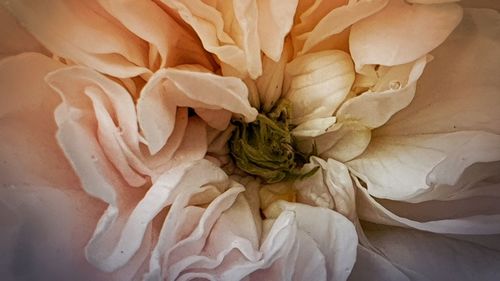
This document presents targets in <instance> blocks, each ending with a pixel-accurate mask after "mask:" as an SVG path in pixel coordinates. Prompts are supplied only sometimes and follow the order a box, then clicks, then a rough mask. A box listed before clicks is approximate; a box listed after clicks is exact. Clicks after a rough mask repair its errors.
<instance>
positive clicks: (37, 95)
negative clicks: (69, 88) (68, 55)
mask: <svg viewBox="0 0 500 281" xmlns="http://www.w3.org/2000/svg"><path fill="white" fill-rule="evenodd" d="M62 66H63V65H62V64H60V63H58V62H56V61H54V60H52V59H49V58H47V57H45V56H43V55H41V54H35V53H25V54H21V55H18V56H15V57H9V58H5V59H3V60H2V61H1V62H0V84H1V85H2V91H1V93H0V95H1V99H2V103H1V105H0V135H1V140H2V141H1V142H0V158H1V161H0V174H1V176H0V178H1V180H0V182H1V184H4V185H9V184H34V185H48V186H54V187H61V188H78V187H79V183H78V178H77V177H76V175H75V174H74V173H73V171H72V169H71V166H70V165H69V163H68V161H67V160H66V158H65V157H64V154H63V153H62V151H61V149H60V148H59V146H58V144H57V141H56V139H55V137H54V136H55V133H56V130H57V126H56V123H55V121H54V117H53V114H54V109H55V108H56V106H57V104H59V103H60V102H61V100H60V98H59V97H58V95H57V93H56V92H54V91H52V90H51V89H50V88H49V87H48V86H47V85H46V83H45V81H44V80H43V79H44V76H45V75H46V74H47V73H49V72H50V71H53V70H56V69H58V68H60V67H62Z"/></svg>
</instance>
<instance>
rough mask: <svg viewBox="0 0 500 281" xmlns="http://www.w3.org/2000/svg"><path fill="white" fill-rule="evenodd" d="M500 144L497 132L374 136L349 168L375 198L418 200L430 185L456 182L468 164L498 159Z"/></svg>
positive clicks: (349, 164) (351, 162)
mask: <svg viewBox="0 0 500 281" xmlns="http://www.w3.org/2000/svg"><path fill="white" fill-rule="evenodd" d="M499 144H500V136H499V135H495V134H491V133H486V132H478V131H463V132H457V133H447V134H431V135H410V136H385V137H376V138H373V140H372V142H371V143H370V146H369V147H368V149H367V150H366V151H365V153H364V154H362V155H361V156H359V157H358V158H357V159H354V160H352V161H350V162H348V166H349V168H350V170H351V172H353V173H354V174H355V175H356V176H358V177H359V178H361V179H362V180H363V181H364V182H366V184H367V187H368V190H369V192H370V194H372V195H373V196H376V197H379V198H387V199H392V200H403V201H408V202H419V201H421V200H422V198H420V197H421V196H423V195H425V194H424V193H425V192H428V191H429V190H432V188H434V187H436V186H438V185H440V184H449V185H453V184H455V183H456V182H457V181H458V180H459V177H460V175H461V174H462V173H463V172H464V170H465V169H466V168H467V167H469V166H470V165H472V164H474V163H478V162H494V161H498V160H499V159H500V158H499V157H500V146H499Z"/></svg>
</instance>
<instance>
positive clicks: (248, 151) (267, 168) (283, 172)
mask: <svg viewBox="0 0 500 281" xmlns="http://www.w3.org/2000/svg"><path fill="white" fill-rule="evenodd" d="M289 110H290V105H289V103H288V102H287V101H286V100H282V101H281V102H280V103H279V104H278V105H277V106H276V107H275V108H274V109H273V110H272V111H271V112H270V113H268V114H262V113H259V115H258V116H257V119H256V120H255V121H254V122H252V123H244V122H242V121H237V120H235V121H233V124H234V125H235V127H236V128H235V130H234V132H233V135H232V137H231V139H230V140H229V147H230V150H231V155H232V157H233V159H234V161H235V163H236V165H237V166H238V168H240V169H241V170H243V171H244V172H246V173H248V174H251V175H254V176H259V177H261V178H262V179H263V180H264V181H265V182H266V183H276V182H280V181H287V180H296V179H302V178H305V177H308V176H310V175H313V174H314V173H315V172H316V170H317V168H318V167H316V169H313V170H311V171H309V172H306V173H302V172H301V171H300V170H301V169H300V168H301V167H302V166H303V165H304V164H305V163H307V159H308V158H309V155H304V154H302V153H300V152H298V151H297V150H296V149H295V145H294V143H295V141H294V139H293V137H292V135H291V134H290V125H289V123H288V120H289V119H288V114H289Z"/></svg>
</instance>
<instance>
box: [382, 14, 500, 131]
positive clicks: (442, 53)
mask: <svg viewBox="0 0 500 281" xmlns="http://www.w3.org/2000/svg"><path fill="white" fill-rule="evenodd" d="M499 24H500V15H499V13H498V12H496V11H493V10H484V9H466V10H465V14H464V19H463V21H462V22H461V24H460V25H459V26H458V27H457V29H456V30H455V31H454V32H453V33H452V34H451V35H450V37H449V40H447V41H445V43H444V44H443V45H441V46H440V47H439V48H437V49H436V50H434V51H433V52H432V55H433V56H434V60H432V61H431V62H429V63H428V64H427V66H426V69H425V71H424V73H423V74H422V77H421V78H420V80H419V81H418V86H417V93H416V95H415V98H414V100H413V101H412V103H411V105H410V106H409V107H407V108H405V109H403V110H402V111H401V112H399V113H398V114H396V115H395V116H394V117H393V118H392V119H391V120H390V121H389V122H388V123H387V124H386V125H385V126H384V127H383V128H381V129H380V132H377V134H381V135H382V134H383V135H387V134H391V135H395V134H399V135H408V134H417V133H418V134H422V133H442V132H454V131H460V130H484V131H488V132H492V133H496V134H499V133H500V127H499V126H498V123H499V122H500V111H498V104H499V103H500V95H498V89H499V88H500V81H499V79H498V77H497V76H498V75H497V73H499V71H500V64H499V63H498V61H499V59H498V58H499V56H500V28H499V27H498V26H499Z"/></svg>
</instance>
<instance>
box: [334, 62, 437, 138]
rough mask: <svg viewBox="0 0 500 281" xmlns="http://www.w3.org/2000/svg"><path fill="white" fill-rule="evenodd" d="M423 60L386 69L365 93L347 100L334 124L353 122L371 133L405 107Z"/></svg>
mask: <svg viewBox="0 0 500 281" xmlns="http://www.w3.org/2000/svg"><path fill="white" fill-rule="evenodd" d="M426 63H427V58H426V57H422V58H420V59H418V60H417V61H415V62H412V63H408V64H404V65H399V66H395V67H391V68H388V69H387V70H386V72H385V73H384V74H383V75H382V77H380V78H379V79H378V80H377V82H376V83H375V85H373V87H372V88H371V89H370V90H368V91H367V92H365V93H363V94H361V95H359V96H357V97H353V98H351V99H348V100H347V101H346V102H344V104H342V106H341V107H340V108H339V110H338V112H337V113H336V117H337V122H338V123H341V122H344V121H349V120H354V121H357V122H359V123H361V124H363V125H365V126H366V127H368V128H370V129H373V128H377V127H380V126H382V125H383V124H385V123H386V122H387V121H388V120H389V119H390V118H391V116H392V115H394V114H395V113H396V112H398V111H400V110H401V109H403V108H405V107H407V106H408V105H409V104H410V102H411V101H412V99H413V97H414V96H415V89H416V84H417V80H418V79H419V77H420V76H421V75H422V72H423V71H424V68H425V65H426Z"/></svg>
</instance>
